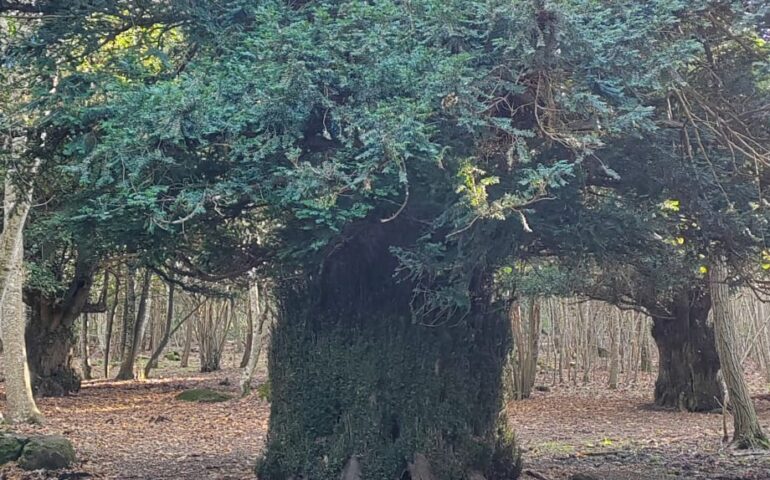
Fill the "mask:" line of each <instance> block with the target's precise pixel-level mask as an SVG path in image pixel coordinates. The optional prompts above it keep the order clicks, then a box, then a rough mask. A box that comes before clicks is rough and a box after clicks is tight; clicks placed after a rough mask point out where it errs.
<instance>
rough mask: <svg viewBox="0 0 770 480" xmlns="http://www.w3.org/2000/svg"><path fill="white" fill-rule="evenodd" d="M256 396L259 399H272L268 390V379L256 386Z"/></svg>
mask: <svg viewBox="0 0 770 480" xmlns="http://www.w3.org/2000/svg"><path fill="white" fill-rule="evenodd" d="M257 396H258V397H259V398H260V399H261V400H266V401H268V402H269V401H270V400H271V399H272V392H271V391H270V381H269V380H268V381H267V382H265V383H262V384H260V385H259V386H258V387H257Z"/></svg>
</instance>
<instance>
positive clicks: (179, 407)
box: [0, 368, 770, 480]
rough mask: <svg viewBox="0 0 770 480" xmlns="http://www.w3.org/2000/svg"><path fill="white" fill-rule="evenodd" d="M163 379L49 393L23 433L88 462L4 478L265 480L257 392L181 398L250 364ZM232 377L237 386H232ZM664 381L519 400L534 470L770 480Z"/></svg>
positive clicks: (612, 476)
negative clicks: (40, 418)
mask: <svg viewBox="0 0 770 480" xmlns="http://www.w3.org/2000/svg"><path fill="white" fill-rule="evenodd" d="M157 375H160V376H161V378H159V379H153V380H148V381H145V382H114V381H104V380H96V381H91V382H86V383H85V384H84V388H83V390H82V391H81V392H80V393H79V394H77V395H73V396H71V397H67V398H57V399H42V400H41V401H40V407H41V409H42V410H43V413H44V414H45V415H46V419H47V420H46V424H45V426H43V427H29V426H25V427H20V428H19V429H18V430H20V431H24V432H26V433H60V434H64V435H66V436H67V437H68V438H69V439H71V440H72V441H73V443H74V444H75V447H76V449H77V451H78V455H79V463H78V464H77V465H75V466H74V467H73V468H72V469H71V470H69V471H66V472H53V473H50V474H45V473H42V472H32V473H30V472H22V471H21V470H18V469H17V468H15V467H13V466H6V467H4V468H2V469H0V480H1V479H9V480H10V479H23V480H42V479H75V478H93V479H126V480H149V479H201V480H204V479H217V480H235V479H254V478H255V477H254V474H253V466H254V464H255V462H256V459H257V457H258V456H259V454H260V452H261V450H262V448H263V446H264V443H265V435H266V432H267V422H268V417H269V409H270V407H269V404H268V403H267V402H266V401H263V400H260V399H259V398H258V396H257V395H251V396H250V397H248V398H246V399H238V398H235V399H233V400H230V401H227V402H223V403H213V404H205V403H200V404H196V403H188V402H182V401H178V400H176V399H175V398H174V397H175V396H176V394H177V393H179V392H180V391H182V390H185V389H189V388H202V387H205V388H214V389H217V390H220V391H224V392H228V393H231V394H233V395H235V393H236V386H235V384H236V383H237V379H238V378H239V371H238V370H236V369H228V370H224V371H222V372H217V373H213V374H198V373H194V372H191V371H190V370H187V371H182V370H179V369H178V368H177V369H161V370H159V371H158V372H157ZM225 379H228V380H229V383H231V385H221V383H223V382H224V380H225ZM263 379H264V374H262V375H261V377H260V380H263ZM653 380H654V379H653V378H652V377H651V376H648V377H645V378H643V379H640V382H638V383H637V384H636V385H634V386H632V387H626V388H621V389H619V390H615V391H610V390H607V389H606V388H604V385H606V379H605V378H602V376H601V375H597V377H596V378H595V383H592V384H589V385H587V386H567V387H564V386H558V387H552V389H551V391H550V392H535V394H534V395H533V397H532V398H530V399H528V400H524V401H521V402H512V403H510V404H509V406H508V413H509V418H510V422H511V424H512V426H513V427H514V428H515V430H516V432H517V435H518V438H519V441H520V443H521V444H522V446H523V448H524V449H525V451H524V458H525V469H528V470H529V471H531V472H535V474H539V475H541V478H547V479H549V480H562V479H567V478H569V476H570V475H572V474H575V473H589V474H592V475H594V478H597V479H601V480H669V479H723V480H770V457H768V456H767V455H736V454H735V452H731V451H730V450H729V449H727V448H725V447H724V446H723V445H722V443H721V437H722V417H721V415H715V414H692V413H683V412H675V411H664V410H655V409H652V408H650V403H651V400H652V399H651V395H652V393H651V392H652V383H653ZM225 383H227V382H225ZM543 383H546V382H543ZM766 388H767V387H766V386H765V385H764V384H763V382H762V381H761V379H760V378H759V377H758V376H756V375H754V376H753V377H752V390H753V391H754V392H756V393H757V396H756V397H755V404H756V405H757V409H758V412H759V415H760V418H761V420H762V424H763V426H764V427H765V429H766V430H767V431H770V397H768V396H762V395H759V394H760V393H762V392H765V391H766ZM729 426H730V427H731V424H730V425H729ZM532 478H536V477H533V476H531V475H527V474H525V475H523V477H522V479H523V480H531V479H532Z"/></svg>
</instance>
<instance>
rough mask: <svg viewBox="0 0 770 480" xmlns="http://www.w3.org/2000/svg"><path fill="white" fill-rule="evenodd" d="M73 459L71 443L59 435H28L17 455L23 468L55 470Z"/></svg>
mask: <svg viewBox="0 0 770 480" xmlns="http://www.w3.org/2000/svg"><path fill="white" fill-rule="evenodd" d="M74 461H75V449H74V448H73V447H72V443H71V442H70V441H69V440H67V439H66V438H64V437H62V436H60V435H42V436H37V437H30V439H29V441H28V442H27V443H26V444H25V445H24V449H23V450H22V452H21V456H20V457H19V466H20V467H21V468H23V469H24V470H40V469H43V470H57V469H60V468H66V467H68V466H70V465H71V464H72V463H73V462H74Z"/></svg>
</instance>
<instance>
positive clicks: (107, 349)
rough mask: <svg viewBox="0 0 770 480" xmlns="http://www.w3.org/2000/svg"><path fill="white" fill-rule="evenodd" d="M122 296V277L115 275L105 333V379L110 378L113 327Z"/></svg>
mask: <svg viewBox="0 0 770 480" xmlns="http://www.w3.org/2000/svg"><path fill="white" fill-rule="evenodd" d="M119 295H120V276H118V275H115V291H114V293H113V297H112V304H111V305H110V309H109V311H108V312H107V325H106V326H105V332H104V378H109V377H110V348H111V345H112V326H113V324H114V322H115V311H116V310H117V308H118V298H119Z"/></svg>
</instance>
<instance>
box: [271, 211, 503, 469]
mask: <svg viewBox="0 0 770 480" xmlns="http://www.w3.org/2000/svg"><path fill="white" fill-rule="evenodd" d="M398 222H399V221H398V220H397V221H394V222H390V223H387V224H384V225H380V224H377V225H371V226H370V227H369V230H367V232H366V234H362V235H359V236H357V237H354V238H352V239H349V240H348V241H347V242H346V243H345V244H344V245H341V246H339V248H338V249H337V250H336V251H334V253H332V254H330V255H329V256H328V257H327V260H326V263H325V265H324V268H323V270H322V272H321V275H320V278H313V279H310V278H308V279H306V280H305V282H301V283H300V282H298V281H296V280H293V281H292V283H291V284H289V282H287V283H286V284H283V285H279V286H278V287H277V293H278V296H279V302H278V303H279V304H278V313H277V321H276V323H275V325H274V327H273V329H272V338H271V348H270V354H269V370H270V382H271V383H270V385H271V397H272V401H271V412H270V427H269V428H270V429H269V433H268V442H267V449H266V453H265V456H264V459H263V460H262V461H261V463H260V465H259V466H258V475H259V477H260V478H270V479H279V478H281V479H285V478H312V479H314V480H339V478H340V477H341V474H342V472H343V470H344V469H345V465H346V464H347V463H348V460H349V459H350V458H351V457H355V458H356V461H357V462H359V464H360V476H361V478H372V479H375V478H376V479H380V478H381V479H397V478H407V477H404V476H402V475H403V474H404V472H405V471H407V470H408V469H409V467H410V465H414V464H415V463H416V461H417V459H420V461H421V463H423V464H425V465H427V466H428V468H429V469H430V471H431V474H432V475H434V476H435V478H441V479H447V480H450V479H461V478H467V477H468V475H469V472H470V471H472V470H475V471H479V472H481V473H482V474H484V475H485V476H486V478H506V479H509V478H510V479H515V478H517V476H518V471H517V465H516V456H515V454H514V453H513V451H512V450H511V447H510V443H504V442H499V443H498V439H499V436H498V433H499V430H498V427H500V424H499V423H498V418H499V414H500V410H501V407H502V385H501V380H502V369H503V365H504V363H505V361H506V357H507V354H508V351H509V348H510V324H509V322H508V319H507V318H506V317H507V315H505V312H506V311H507V308H506V307H507V306H506V305H501V304H497V303H496V302H493V301H492V294H491V291H490V290H489V288H490V287H491V275H488V274H487V272H484V271H479V272H478V273H477V274H475V275H474V280H473V282H472V286H471V291H472V292H473V295H472V300H471V301H472V304H471V306H470V309H469V311H468V312H467V315H460V316H457V317H451V318H449V317H442V318H441V319H440V320H439V319H425V318H420V319H419V320H420V321H417V322H415V319H414V317H413V314H412V309H411V308H410V303H411V301H412V299H413V288H414V285H412V284H410V283H409V282H407V281H402V282H399V281H398V280H396V279H394V278H393V272H394V271H395V269H396V267H397V260H396V259H395V258H394V256H393V254H392V253H391V251H390V247H391V246H397V245H403V242H404V241H408V240H405V239H408V238H409V232H411V231H414V230H415V229H414V228H410V227H411V226H404V228H401V229H400V228H395V225H396V224H397V223H398ZM423 322H430V325H427V324H425V323H423ZM509 440H510V439H509ZM503 445H507V446H503ZM500 452H503V453H500ZM422 459H424V461H423V460H422ZM496 460H500V461H499V462H496ZM503 465H504V466H503ZM412 478H414V477H412Z"/></svg>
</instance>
